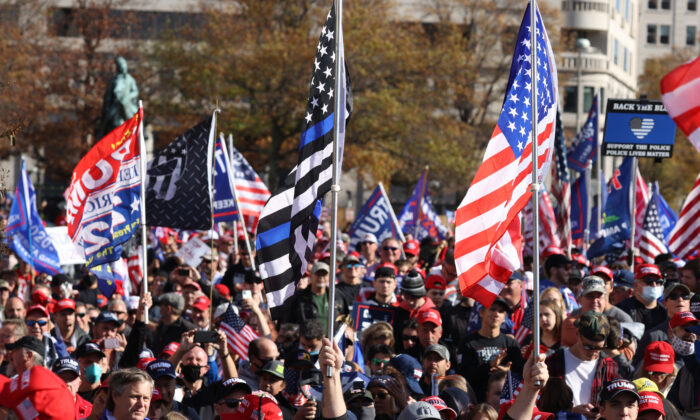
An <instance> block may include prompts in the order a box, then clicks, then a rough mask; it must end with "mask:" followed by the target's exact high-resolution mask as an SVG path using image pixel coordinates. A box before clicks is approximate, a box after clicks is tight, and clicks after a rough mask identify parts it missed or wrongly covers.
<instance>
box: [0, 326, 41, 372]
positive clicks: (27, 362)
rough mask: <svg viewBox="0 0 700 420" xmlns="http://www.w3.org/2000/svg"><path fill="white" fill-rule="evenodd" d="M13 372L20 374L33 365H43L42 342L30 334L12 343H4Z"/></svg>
mask: <svg viewBox="0 0 700 420" xmlns="http://www.w3.org/2000/svg"><path fill="white" fill-rule="evenodd" d="M5 348H6V349H7V350H8V351H9V354H8V355H9V359H10V363H11V367H12V371H13V372H12V373H13V374H18V375H19V374H21V373H22V372H25V371H27V370H30V369H31V368H33V367H34V366H44V343H42V342H41V340H39V339H38V338H36V337H34V336H32V335H25V336H24V337H22V338H20V339H19V340H17V341H15V342H14V343H9V344H5Z"/></svg>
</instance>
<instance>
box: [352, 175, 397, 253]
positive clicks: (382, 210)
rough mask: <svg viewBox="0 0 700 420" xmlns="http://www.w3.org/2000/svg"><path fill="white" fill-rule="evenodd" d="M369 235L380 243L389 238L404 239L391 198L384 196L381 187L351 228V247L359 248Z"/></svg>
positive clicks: (363, 208) (368, 201) (375, 191)
mask: <svg viewBox="0 0 700 420" xmlns="http://www.w3.org/2000/svg"><path fill="white" fill-rule="evenodd" d="M368 233H371V234H373V235H374V236H375V237H377V239H378V240H380V241H381V240H382V239H384V238H389V237H391V238H401V237H402V233H401V229H400V227H399V226H398V224H397V222H396V216H395V215H394V209H392V208H391V203H390V202H389V198H388V197H387V196H386V195H385V194H384V190H383V188H382V187H381V185H379V186H377V188H376V189H375V190H374V192H373V193H372V195H370V196H369V198H368V199H367V202H365V204H364V205H363V206H362V210H360V213H359V214H358V215H357V217H356V218H355V221H354V222H353V223H352V226H350V229H349V230H348V235H350V246H351V247H353V248H354V247H355V246H357V244H358V243H359V242H361V241H362V239H363V237H364V236H365V235H366V234H368Z"/></svg>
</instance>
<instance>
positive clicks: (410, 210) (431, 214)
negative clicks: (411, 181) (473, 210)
mask: <svg viewBox="0 0 700 420" xmlns="http://www.w3.org/2000/svg"><path fill="white" fill-rule="evenodd" d="M419 203H420V209H419ZM398 219H399V225H400V226H401V230H402V231H403V232H406V233H410V234H413V236H414V239H416V240H418V241H420V240H422V239H423V238H425V237H427V236H432V237H436V238H440V239H445V237H446V236H447V233H448V230H447V228H446V227H445V226H444V225H443V224H442V222H441V221H440V219H439V218H438V215H437V213H436V212H435V209H434V208H433V203H432V202H431V201H430V196H429V195H428V184H427V177H426V173H425V171H423V174H421V176H420V179H419V180H418V184H416V188H415V190H413V195H411V198H409V199H408V202H407V203H406V204H405V205H404V206H403V209H401V213H399V215H398ZM416 223H418V228H417V229H416Z"/></svg>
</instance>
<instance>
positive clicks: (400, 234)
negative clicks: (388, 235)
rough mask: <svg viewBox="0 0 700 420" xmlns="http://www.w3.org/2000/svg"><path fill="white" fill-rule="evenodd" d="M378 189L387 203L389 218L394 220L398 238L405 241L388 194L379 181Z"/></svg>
mask: <svg viewBox="0 0 700 420" xmlns="http://www.w3.org/2000/svg"><path fill="white" fill-rule="evenodd" d="M379 189H380V190H381V192H382V194H383V195H384V198H385V199H386V202H387V203H389V214H390V215H391V220H392V221H393V222H394V226H396V230H397V231H398V233H399V239H401V242H406V238H405V237H404V236H403V232H402V231H401V225H400V224H399V219H397V218H396V214H395V213H394V208H393V207H391V201H389V195H388V194H387V193H386V190H385V189H384V184H382V183H381V182H380V183H379ZM401 252H403V248H401Z"/></svg>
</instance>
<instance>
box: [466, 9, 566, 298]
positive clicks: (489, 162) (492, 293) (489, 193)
mask: <svg viewBox="0 0 700 420" xmlns="http://www.w3.org/2000/svg"><path fill="white" fill-rule="evenodd" d="M529 10H530V6H528V7H527V9H526V11H525V16H524V18H523V21H522V24H521V26H520V31H519V34H518V39H517V44H516V47H515V53H514V55H513V64H512V67H511V73H510V78H509V81H508V85H507V86H508V87H507V89H506V98H505V101H504V103H503V109H502V110H501V115H500V117H499V119H498V124H497V125H496V128H495V130H494V132H493V135H492V136H491V140H490V141H489V144H488V146H487V147H486V153H485V156H484V160H483V161H482V163H481V166H480V167H479V169H478V171H477V173H476V175H475V176H474V180H473V181H472V184H471V186H470V187H469V190H467V194H466V196H465V197H464V199H463V200H462V203H461V204H460V205H459V208H458V209H457V218H456V228H455V236H456V244H455V263H456V266H457V272H458V273H459V285H460V287H461V290H462V294H463V295H464V296H470V297H473V298H475V299H476V300H477V301H479V302H480V303H482V304H483V305H484V306H487V307H488V306H490V305H491V303H492V302H493V300H494V299H495V298H496V296H498V294H499V293H500V291H501V289H503V285H504V284H505V282H506V281H507V280H508V278H509V276H510V274H511V273H512V272H513V271H514V270H516V269H517V268H519V267H520V265H521V261H520V258H521V257H520V247H521V242H522V236H521V232H520V215H519V213H520V211H521V210H522V209H523V207H525V204H527V201H528V200H529V199H530V197H531V195H532V194H531V192H530V184H531V173H532V161H533V159H532V143H531V141H532V140H531V137H532V133H531V132H530V131H531V127H532V123H531V121H530V119H531V116H532V105H531V103H530V97H531V90H532V80H531V59H530V47H531V42H532V41H531V40H532V38H531V35H532V34H533V33H534V34H535V36H536V38H535V39H536V40H537V41H536V43H537V51H536V57H537V59H536V61H537V93H538V96H537V101H536V102H537V104H536V105H537V110H538V121H537V132H538V136H537V142H538V145H539V149H538V156H537V168H538V172H537V175H538V182H541V181H542V178H543V177H544V175H545V174H546V173H547V171H548V169H549V166H548V165H549V161H550V158H551V153H552V147H551V146H552V142H553V139H554V132H555V119H556V113H557V95H558V92H557V71H556V67H555V63H554V54H553V53H552V49H551V46H550V44H549V39H548V37H547V33H546V31H545V28H544V24H543V22H542V17H541V16H540V14H539V11H538V12H537V23H536V25H535V26H536V30H535V31H533V30H532V28H531V26H530V12H529Z"/></svg>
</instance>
